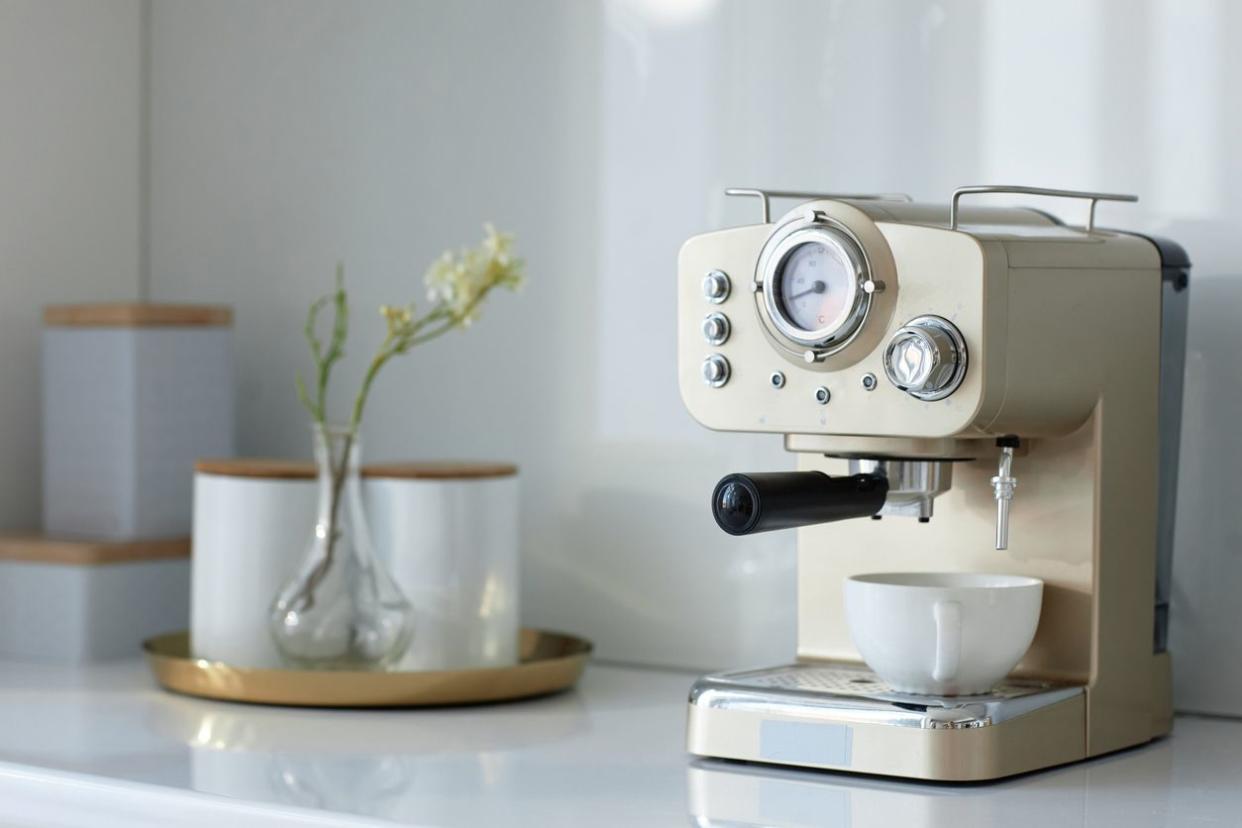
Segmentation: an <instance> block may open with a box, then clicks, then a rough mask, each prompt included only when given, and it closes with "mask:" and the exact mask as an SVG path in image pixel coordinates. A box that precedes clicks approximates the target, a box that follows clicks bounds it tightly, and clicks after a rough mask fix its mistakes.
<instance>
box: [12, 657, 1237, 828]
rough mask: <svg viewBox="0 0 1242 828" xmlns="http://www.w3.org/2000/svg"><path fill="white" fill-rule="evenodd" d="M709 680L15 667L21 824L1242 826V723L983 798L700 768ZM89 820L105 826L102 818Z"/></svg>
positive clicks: (1220, 722)
mask: <svg viewBox="0 0 1242 828" xmlns="http://www.w3.org/2000/svg"><path fill="white" fill-rule="evenodd" d="M692 678H693V677H692V676H691V674H689V673H679V672H671V671H657V670H644V669H634V668H625V667H616V666H607V665H602V664H593V665H591V666H590V667H589V668H588V670H587V672H586V674H585V675H584V677H583V679H582V682H581V683H580V685H579V686H578V688H577V689H575V690H573V691H570V692H567V693H563V694H560V695H557V696H552V697H546V698H542V699H535V700H531V701H525V702H517V703H512V704H505V705H497V706H491V707H472V708H460V709H451V708H443V709H434V710H422V711H357V710H331V711H316V710H296V709H283V708H271V707H258V706H249V705H240V704H230V703H224V702H212V701H206V700H200V699H194V698H188V697H182V696H176V695H171V694H168V693H165V692H163V691H161V690H159V689H158V688H157V687H156V686H155V685H154V684H153V682H152V681H151V679H150V677H149V675H148V673H147V670H146V667H145V665H144V664H143V663H142V662H139V661H127V662H118V663H112V664H105V665H97V666H92V667H83V668H73V667H63V666H52V665H33V664H24V663H12V662H9V663H2V662H0V818H2V819H3V820H4V821H5V824H11V823H12V824H25V825H63V824H80V823H81V822H89V824H92V825H95V826H109V825H143V824H151V825H156V824H167V822H168V821H170V820H171V819H172V817H173V816H174V815H175V816H176V819H177V821H178V822H179V823H180V824H195V825H198V824H201V825H212V824H219V823H221V822H224V821H226V820H227V823H228V824H229V825H230V826H231V828H242V827H243V826H249V825H293V824H304V825H324V826H327V825H332V826H338V825H354V824H358V825H371V824H384V823H401V824H416V825H435V826H474V825H507V826H508V825H512V826H555V825H575V826H577V825H602V826H607V825H644V826H651V825H654V826H659V825H687V824H692V825H693V824H698V825H728V826H741V825H765V826H805V825H828V826H888V825H902V826H916V827H917V826H941V825H944V826H953V827H954V828H969V826H984V825H999V824H1004V825H1007V826H1017V825H1055V826H1057V828H1070V827H1071V826H1080V825H1117V826H1122V825H1124V826H1136V827H1138V828H1141V827H1142V826H1169V825H1199V826H1201V825H1237V824H1239V823H1240V822H1242V721H1239V720H1229V719H1213V718H1203V717H1193V716H1183V717H1179V718H1178V720H1177V723H1176V727H1175V731H1174V735H1173V736H1172V737H1170V738H1168V739H1164V740H1162V741H1160V742H1157V743H1155V744H1153V745H1149V746H1146V747H1143V748H1139V749H1135V750H1130V751H1126V752H1123V753H1120V754H1117V755H1113V756H1109V757H1104V758H1101V759H1097V760H1094V761H1091V762H1086V763H1081V764H1078V765H1073V766H1069V767H1064V768H1059V769H1055V770H1051V771H1046V772H1042V773H1036V774H1031V775H1028V776H1024V777H1020V778H1016V779H1011V780H1008V781H1004V782H1000V783H993V784H983V785H929V784H915V783H907V782H899V781H892V780H884V779H877V778H860V777H852V776H848V775H839V774H827V773H812V772H796V771H786V770H778V769H766V768H759V767H754V766H748V765H741V764H734V763H721V762H707V761H701V760H692V759H691V758H690V757H687V756H686V755H685V753H684V752H683V750H682V737H683V726H684V715H685V697H686V691H687V688H688V687H689V684H690V682H691V680H692ZM87 817H89V819H87Z"/></svg>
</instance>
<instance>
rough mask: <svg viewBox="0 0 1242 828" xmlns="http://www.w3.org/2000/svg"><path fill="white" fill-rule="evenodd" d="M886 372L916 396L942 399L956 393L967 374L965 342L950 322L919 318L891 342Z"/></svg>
mask: <svg viewBox="0 0 1242 828" xmlns="http://www.w3.org/2000/svg"><path fill="white" fill-rule="evenodd" d="M884 373H885V374H887V375H888V379H889V381H890V382H892V383H893V385H896V386H897V387H898V388H900V389H901V390H903V391H905V392H906V393H908V394H910V395H911V396H913V397H918V398H919V399H921V400H939V399H943V398H944V397H947V396H949V395H950V394H952V393H953V392H954V391H955V390H957V387H958V386H959V385H961V384H962V379H963V377H965V375H966V343H965V341H964V340H963V339H962V334H961V332H960V331H959V330H958V329H957V328H956V327H955V326H954V325H953V323H951V322H949V321H948V320H945V319H941V318H940V317H938V316H920V317H917V318H915V319H912V320H910V322H909V323H907V324H906V325H905V326H904V327H902V328H900V329H899V330H898V331H897V332H896V333H895V334H893V336H892V338H891V339H889V341H888V347H887V348H885V349H884Z"/></svg>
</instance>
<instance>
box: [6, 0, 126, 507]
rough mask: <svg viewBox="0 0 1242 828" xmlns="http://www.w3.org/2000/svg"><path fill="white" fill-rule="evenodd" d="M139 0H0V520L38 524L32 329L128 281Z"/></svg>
mask: <svg viewBox="0 0 1242 828" xmlns="http://www.w3.org/2000/svg"><path fill="white" fill-rule="evenodd" d="M140 57H141V49H140V10H139V3H138V0H0V469H3V472H2V473H0V528H2V529H25V528H30V527H33V526H37V525H38V522H39V512H40V503H39V496H40V495H39V493H40V490H41V487H40V471H39V468H40V460H39V330H40V328H41V326H42V308H43V306H44V305H45V304H49V303H55V302H81V301H91V300H99V299H132V298H134V296H135V295H136V293H137V291H138V275H139V182H140V180H141V175H140V163H139V144H140V142H139V126H140V123H141V117H140V100H141V94H140V91H141V84H140V82H139V66H140V62H141V61H140Z"/></svg>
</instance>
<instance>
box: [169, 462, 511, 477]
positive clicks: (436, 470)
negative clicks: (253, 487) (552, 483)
mask: <svg viewBox="0 0 1242 828" xmlns="http://www.w3.org/2000/svg"><path fill="white" fill-rule="evenodd" d="M194 471H196V472H198V473H200V474H217V475H221V476H224V477H254V478H261V479H266V480H313V479H314V477H315V464H314V463H311V462H310V461H307V460H279V459H273V458H268V457H233V458H226V459H207V460H199V461H198V462H197V463H195V464H194ZM517 471H518V469H517V466H515V465H512V464H511V463H478V462H469V461H433V462H419V463H376V464H373V465H366V466H363V467H362V476H363V477H382V478H393V479H398V480H479V479H484V478H491V477H512V476H513V475H515V474H517Z"/></svg>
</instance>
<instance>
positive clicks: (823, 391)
mask: <svg viewBox="0 0 1242 828" xmlns="http://www.w3.org/2000/svg"><path fill="white" fill-rule="evenodd" d="M831 399H832V392H831V391H829V390H828V389H827V388H825V387H824V386H822V385H821V386H820V387H819V388H816V389H815V402H817V403H819V404H820V405H827V404H828V401H829V400H831Z"/></svg>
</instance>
